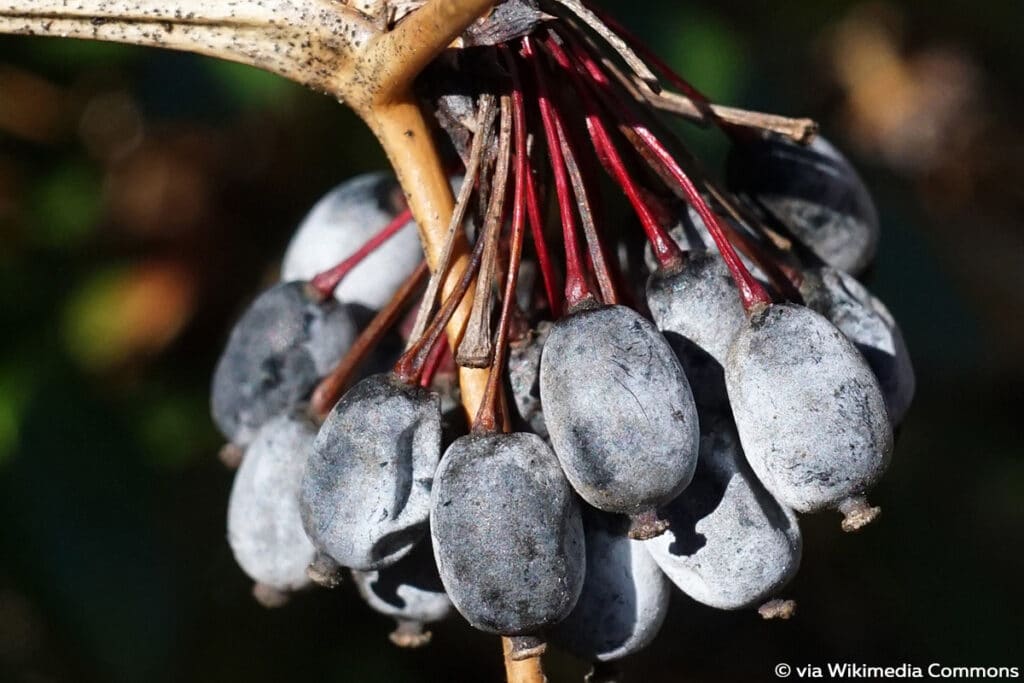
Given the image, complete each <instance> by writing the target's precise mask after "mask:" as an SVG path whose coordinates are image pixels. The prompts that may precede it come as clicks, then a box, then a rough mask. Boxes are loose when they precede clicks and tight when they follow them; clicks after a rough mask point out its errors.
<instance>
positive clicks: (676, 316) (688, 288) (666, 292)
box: [647, 251, 747, 363]
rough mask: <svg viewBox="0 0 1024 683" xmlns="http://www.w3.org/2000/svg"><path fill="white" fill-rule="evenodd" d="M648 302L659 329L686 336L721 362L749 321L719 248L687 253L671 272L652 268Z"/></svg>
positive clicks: (648, 286)
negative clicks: (685, 257)
mask: <svg viewBox="0 0 1024 683" xmlns="http://www.w3.org/2000/svg"><path fill="white" fill-rule="evenodd" d="M647 305H648V306H649V307H650V309H651V318H653V320H654V323H655V324H656V325H657V326H658V329H660V330H661V331H662V332H672V333H674V334H676V335H679V336H681V337H684V338H685V339H688V340H689V341H690V342H692V343H694V344H696V345H697V346H699V347H700V348H701V349H703V350H704V351H705V352H707V353H708V354H709V355H710V356H711V357H712V358H714V359H715V360H717V361H718V362H719V363H724V362H725V356H726V354H727V353H728V352H729V345H730V344H731V343H732V339H733V337H734V336H736V332H737V331H738V330H739V329H740V328H741V327H743V326H744V325H745V324H746V321H747V316H746V313H744V311H743V305H742V303H740V294H739V290H738V289H737V288H736V283H735V282H734V281H733V279H732V276H731V275H730V274H729V268H728V267H727V266H726V265H725V261H724V260H723V259H722V257H721V256H719V255H718V252H717V251H705V252H703V253H696V254H691V255H690V256H688V257H687V259H686V261H685V262H684V263H683V265H682V267H681V268H679V269H678V270H676V271H674V272H666V271H663V270H658V271H655V272H654V273H653V274H652V275H651V277H650V279H649V280H648V281H647Z"/></svg>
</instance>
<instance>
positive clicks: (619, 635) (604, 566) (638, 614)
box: [551, 509, 670, 662]
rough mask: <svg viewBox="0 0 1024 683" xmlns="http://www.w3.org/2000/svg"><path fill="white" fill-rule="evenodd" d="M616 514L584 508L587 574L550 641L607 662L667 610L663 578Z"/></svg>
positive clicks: (641, 644) (634, 645) (649, 635)
mask: <svg viewBox="0 0 1024 683" xmlns="http://www.w3.org/2000/svg"><path fill="white" fill-rule="evenodd" d="M620 520H621V518H619V519H616V518H614V517H613V516H612V515H608V514H605V513H602V512H599V511H596V510H593V509H590V510H587V511H585V514H584V520H583V529H584V534H585V535H586V545H587V578H586V580H585V581H584V583H583V592H582V593H581V594H580V599H579V601H578V602H577V603H576V607H575V608H574V609H573V611H572V612H571V613H570V614H569V616H568V617H566V619H565V621H563V622H562V623H560V624H559V625H558V626H556V627H555V628H554V629H553V630H552V632H551V640H552V642H554V643H555V644H557V645H559V646H560V647H563V648H565V649H566V650H569V651H570V652H572V653H573V654H575V655H577V656H579V657H583V658H585V659H588V660H596V661H601V662H610V661H614V660H617V659H621V658H623V657H626V656H628V655H631V654H633V653H635V652H639V651H640V650H642V649H644V648H645V647H647V646H648V645H650V643H651V641H653V640H654V638H655V636H657V635H658V631H659V630H660V629H661V625H662V623H663V622H664V621H665V615H666V614H667V613H668V605H669V594H670V588H669V582H668V579H666V578H665V575H664V574H663V573H662V572H661V570H660V569H659V568H658V565H657V563H655V561H654V558H653V557H651V554H650V553H649V552H648V551H647V546H646V544H645V543H644V542H643V541H634V540H631V539H630V538H628V537H627V536H626V532H627V525H626V524H624V523H620Z"/></svg>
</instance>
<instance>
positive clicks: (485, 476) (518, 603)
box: [430, 433, 585, 636]
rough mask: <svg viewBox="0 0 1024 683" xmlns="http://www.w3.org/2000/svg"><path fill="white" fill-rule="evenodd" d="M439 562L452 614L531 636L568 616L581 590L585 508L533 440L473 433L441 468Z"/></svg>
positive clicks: (436, 527) (436, 518) (434, 521)
mask: <svg viewBox="0 0 1024 683" xmlns="http://www.w3.org/2000/svg"><path fill="white" fill-rule="evenodd" d="M430 533H431V537H432V538H433V542H434V557H435V559H436V560H437V567H438V570H439V572H440V574H441V581H442V582H443V583H444V587H445V589H446V590H447V591H448V595H449V597H450V598H451V600H452V603H454V605H455V607H456V609H458V611H459V612H460V613H461V614H462V615H463V616H464V617H465V618H466V619H467V620H468V621H469V623H470V624H472V625H473V626H474V627H476V628H478V629H480V630H482V631H486V632H488V633H496V634H501V635H506V636H529V635H534V634H536V633H537V632H538V631H540V630H541V629H544V628H547V627H549V626H552V625H554V624H556V623H558V622H559V621H561V620H562V619H564V618H565V617H566V616H567V615H568V614H569V612H570V611H571V610H572V608H573V606H574V605H575V604H576V600H577V598H579V595H580V590H581V589H582V588H583V577H584V571H585V553H584V540H583V523H582V521H581V519H580V510H579V506H578V504H577V503H576V499H575V498H574V496H573V495H572V490H571V489H570V487H569V483H568V482H567V481H566V479H565V475H564V474H562V470H561V469H560V468H559V466H558V460H557V459H556V458H555V455H554V453H552V452H551V449H550V448H549V447H548V445H547V444H545V443H544V441H543V440H542V439H541V438H540V437H539V436H537V435H536V434H525V433H513V434H471V435H468V436H464V437H462V438H461V439H458V440H457V441H455V443H453V444H452V445H451V446H450V447H449V448H448V450H447V452H446V453H445V454H444V458H443V459H442V460H441V466H440V467H439V468H438V470H437V476H436V482H435V485H434V491H433V496H432V501H431V514H430Z"/></svg>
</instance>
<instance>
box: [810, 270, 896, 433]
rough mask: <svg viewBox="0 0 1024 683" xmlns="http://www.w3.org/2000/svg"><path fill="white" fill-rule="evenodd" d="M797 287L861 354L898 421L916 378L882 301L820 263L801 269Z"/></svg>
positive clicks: (850, 278) (848, 278) (816, 309)
mask: <svg viewBox="0 0 1024 683" xmlns="http://www.w3.org/2000/svg"><path fill="white" fill-rule="evenodd" d="M800 293H801V294H802V295H803V297H804V301H805V302H806V303H807V307H808V308H810V309H812V310H815V311H817V312H818V313H821V314H822V315H823V316H825V317H826V318H828V320H829V321H830V322H831V323H832V324H833V325H835V326H836V327H838V328H839V331H840V332H842V333H843V334H845V335H846V338H847V339H849V340H850V341H852V342H853V343H854V345H855V346H856V347H857V348H858V349H860V352H861V353H862V354H864V359H865V360H867V362H868V365H869V366H870V367H871V370H872V371H873V372H874V373H875V377H876V378H877V379H878V383H879V385H881V387H882V394H883V395H884V396H885V405H886V408H887V409H888V410H889V419H890V420H892V423H893V424H894V425H898V424H899V423H900V422H902V421H903V418H904V416H905V415H906V414H907V410H908V409H909V408H910V403H911V402H912V401H913V398H914V389H915V384H916V380H915V378H914V368H913V365H912V364H911V361H910V352H909V351H907V345H906V342H904V341H903V333H902V332H901V331H900V328H899V325H898V324H897V323H896V320H895V319H894V318H893V317H892V314H891V313H889V309H888V308H886V306H885V304H883V303H882V302H881V301H879V300H878V299H877V298H875V297H874V296H872V295H871V292H869V291H868V290H867V289H866V288H865V287H864V285H862V284H861V283H859V282H858V281H857V280H856V279H855V278H854V277H853V276H851V275H849V274H848V273H844V272H843V271H841V270H837V269H835V268H830V267H828V266H823V267H821V268H815V269H812V270H809V271H807V272H806V273H804V282H803V285H802V286H801V287H800Z"/></svg>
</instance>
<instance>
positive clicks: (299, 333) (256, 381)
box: [211, 282, 356, 446]
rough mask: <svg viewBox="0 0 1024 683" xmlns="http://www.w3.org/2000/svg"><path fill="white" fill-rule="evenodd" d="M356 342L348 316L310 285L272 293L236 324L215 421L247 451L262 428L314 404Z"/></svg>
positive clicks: (214, 404)
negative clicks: (319, 298)
mask: <svg viewBox="0 0 1024 683" xmlns="http://www.w3.org/2000/svg"><path fill="white" fill-rule="evenodd" d="M355 336H356V325H355V323H354V322H353V321H352V316H351V315H350V313H349V311H348V309H347V308H346V307H345V306H342V305H341V304H338V303H337V302H334V301H328V302H326V303H323V304H320V303H317V302H316V301H313V300H312V299H311V298H310V297H309V296H308V295H307V293H306V283H304V282H288V283H285V284H280V285H276V286H274V287H271V288H270V289H268V290H266V291H265V292H263V293H262V294H260V295H259V297H257V298H256V300H255V301H254V302H253V303H252V304H251V305H250V306H249V308H248V309H247V310H246V311H245V313H243V314H242V317H241V318H240V319H239V320H238V322H237V323H235V327H234V328H233V329H232V330H231V335H230V336H229V337H228V343H227V346H226V347H225V349H224V351H223V353H222V354H221V357H220V360H218V361H217V368H216V370H215V371H214V374H213V384H212V389H211V411H212V414H213V419H214V422H216V424H217V426H218V427H219V428H220V430H221V432H222V433H223V434H224V436H225V437H227V439H228V440H230V441H231V442H232V443H234V444H236V445H238V446H245V445H247V444H248V443H249V442H250V441H252V439H253V437H254V436H255V433H256V430H257V429H259V427H260V426H261V425H262V424H263V423H264V422H266V421H267V420H269V419H270V418H271V417H273V416H274V415H277V414H279V413H281V412H283V411H285V410H288V409H289V408H291V407H293V406H295V405H296V404H298V403H299V402H300V401H304V400H305V399H307V398H308V397H309V394H310V392H312V391H313V388H314V387H315V386H316V383H317V382H318V381H319V380H320V378H321V377H323V376H324V375H326V374H327V373H328V372H330V371H331V369H332V368H333V367H334V366H335V365H336V364H337V362H338V361H339V360H340V359H341V357H342V355H344V353H345V352H346V351H347V350H348V348H349V347H350V346H351V345H352V341H353V340H354V339H355Z"/></svg>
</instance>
